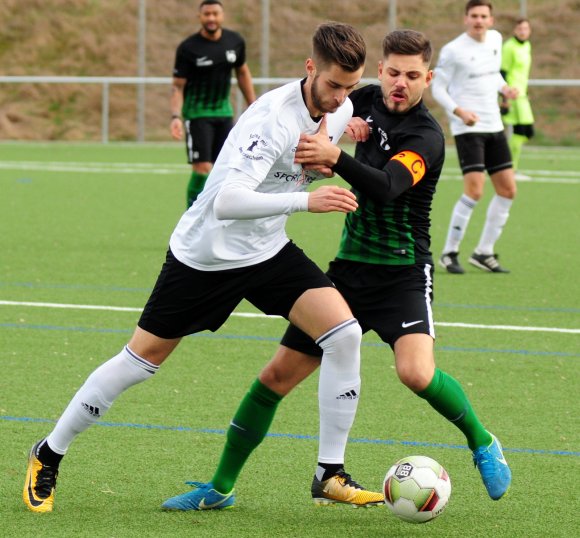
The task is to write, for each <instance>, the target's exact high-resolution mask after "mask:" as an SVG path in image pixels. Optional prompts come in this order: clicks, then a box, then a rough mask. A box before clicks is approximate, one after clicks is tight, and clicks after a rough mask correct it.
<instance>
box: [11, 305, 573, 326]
mask: <svg viewBox="0 0 580 538" xmlns="http://www.w3.org/2000/svg"><path fill="white" fill-rule="evenodd" d="M0 306H30V307H39V308H64V309H72V310H105V311H109V312H141V311H142V310H143V309H142V308H133V307H128V306H106V305H88V304H63V303H37V302H29V301H2V300H0ZM232 316H236V317H240V318H262V319H268V318H269V319H274V318H279V316H267V315H266V314H261V313H254V312H234V313H233V314H232ZM435 325H439V326H440V327H455V328H459V329H489V330H495V331H531V332H554V333H565V334H580V329H566V328H563V327H525V326H520V325H483V324H479V323H454V322H446V321H439V322H435Z"/></svg>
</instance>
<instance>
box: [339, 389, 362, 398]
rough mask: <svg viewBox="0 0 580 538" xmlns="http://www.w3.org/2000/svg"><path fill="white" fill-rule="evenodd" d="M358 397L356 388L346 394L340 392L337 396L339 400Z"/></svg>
mask: <svg viewBox="0 0 580 538" xmlns="http://www.w3.org/2000/svg"><path fill="white" fill-rule="evenodd" d="M357 398H358V394H357V393H356V391H355V390H349V391H348V392H345V393H344V394H340V395H339V396H337V397H336V399H337V400H356V399H357Z"/></svg>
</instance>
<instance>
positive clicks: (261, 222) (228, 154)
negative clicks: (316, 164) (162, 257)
mask: <svg viewBox="0 0 580 538" xmlns="http://www.w3.org/2000/svg"><path fill="white" fill-rule="evenodd" d="M351 116H352V103H351V101H350V100H349V99H346V101H345V102H344V103H343V105H342V106H341V107H340V108H339V109H338V110H337V111H336V112H334V113H332V114H328V115H327V127H328V134H329V136H330V137H331V139H332V140H333V142H334V143H336V142H338V140H339V138H340V137H341V136H342V134H343V132H344V129H345V128H346V125H347V123H348V121H349V120H350V118H351ZM318 128H319V123H317V122H315V121H314V120H313V119H312V118H311V117H310V114H309V112H308V109H307V108H306V105H305V103H304V99H303V97H302V89H301V81H296V82H292V83H290V84H286V85H285V86H282V87H280V88H277V89H275V90H272V91H270V92H268V93H266V94H264V95H263V96H261V97H260V98H259V99H258V100H257V101H255V102H254V103H253V104H252V105H251V106H250V107H249V108H248V110H246V111H245V112H244V114H242V116H241V117H240V118H239V120H238V121H237V123H236V125H235V127H234V128H233V129H232V131H231V132H230V134H229V136H228V138H227V140H226V142H225V144H224V146H223V148H222V150H221V152H220V154H219V156H218V158H217V160H216V162H215V164H214V167H213V169H212V171H211V172H210V174H209V176H208V178H207V182H206V184H205V188H204V190H203V191H202V193H201V194H200V196H199V197H198V199H197V200H196V201H195V202H194V203H193V204H192V206H191V207H190V208H189V209H188V210H187V211H186V212H185V213H184V214H183V216H182V217H181V219H180V221H179V222H178V224H177V226H176V228H175V230H174V231H173V234H172V236H171V239H170V242H169V246H170V248H171V251H172V252H173V254H174V256H175V257H176V258H177V259H178V260H179V261H180V262H182V263H184V264H185V265H188V266H189V267H192V268H194V269H199V270H202V271H221V270H225V269H233V268H237V267H246V266H249V265H254V264H257V263H260V262H262V261H265V260H268V259H270V258H271V257H273V256H274V255H276V254H277V253H278V252H279V251H280V250H281V249H282V248H283V247H284V245H285V244H286V243H287V242H288V241H289V239H288V236H287V235H286V231H285V224H286V220H287V218H288V215H289V214H290V213H293V212H295V211H307V210H308V193H306V192H304V191H305V189H306V187H307V186H308V184H309V183H311V182H312V181H314V180H315V179H319V178H320V177H321V176H320V175H319V174H317V173H315V172H305V171H303V169H302V165H300V164H295V163H294V153H295V151H296V146H297V144H298V140H299V138H300V134H301V133H306V134H314V133H316V132H317V131H318ZM232 193H235V197H234V198H233V199H232V196H231V194H232ZM228 194H229V195H230V196H229V198H227V195H228ZM223 200H227V203H226V202H224V201H223ZM224 207H225V209H224ZM224 215H226V217H225V216H224ZM227 215H234V216H233V217H227ZM256 216H259V217H261V218H257V217H256ZM218 217H219V218H218ZM224 218H229V219H230V220H223V219H224ZM288 270H289V271H291V270H292V269H291V268H288Z"/></svg>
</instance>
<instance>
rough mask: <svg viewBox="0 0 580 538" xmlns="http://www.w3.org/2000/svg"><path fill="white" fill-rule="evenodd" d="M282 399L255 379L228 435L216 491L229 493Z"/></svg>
mask: <svg viewBox="0 0 580 538" xmlns="http://www.w3.org/2000/svg"><path fill="white" fill-rule="evenodd" d="M281 400H282V396H280V395H278V394H276V393H275V392H274V391H272V390H270V389H269V388H268V387H266V386H265V385H263V384H262V383H261V382H260V380H259V379H256V381H254V383H253V384H252V386H251V387H250V390H249V391H248V393H247V394H246V395H245V396H244V399H243V400H242V402H241V403H240V406H239V407H238V410H237V411H236V414H235V415H234V418H233V419H232V423H231V424H230V427H229V428H228V431H227V434H226V444H225V446H224V450H223V452H222V456H221V458H220V462H219V465H218V467H217V469H216V472H215V474H214V476H213V478H212V483H213V486H214V489H215V490H216V491H219V492H220V493H229V492H230V491H231V490H232V489H233V488H234V484H235V482H236V480H237V478H238V475H239V474H240V472H241V470H242V467H243V466H244V464H245V463H246V460H247V459H248V458H249V457H250V454H251V453H252V452H253V451H254V449H255V448H256V447H257V446H258V445H259V444H260V443H261V442H262V440H263V439H264V437H265V436H266V433H267V431H268V429H269V428H270V424H272V420H273V418H274V415H275V414H276V408H277V407H278V404H279V403H280V401H281Z"/></svg>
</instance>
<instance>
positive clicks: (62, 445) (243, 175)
mask: <svg viewBox="0 0 580 538" xmlns="http://www.w3.org/2000/svg"><path fill="white" fill-rule="evenodd" d="M365 56H366V48H365V44H364V40H363V38H362V36H361V34H360V33H359V32H358V31H357V30H355V29H354V28H353V27H352V26H349V25H346V24H341V23H327V24H322V25H320V26H319V27H318V28H317V30H316V32H315V34H314V37H313V52H312V57H311V58H309V59H307V61H306V71H307V76H306V78H305V79H304V80H302V81H297V82H295V83H291V84H289V85H287V86H284V87H282V88H280V89H277V90H274V91H273V92H271V93H269V94H267V95H265V96H263V97H262V98H260V99H259V100H258V101H257V102H255V103H254V104H253V105H252V106H251V107H250V109H248V110H247V111H246V112H245V113H244V114H243V115H242V117H241V118H240V119H239V121H238V123H237V126H236V127H235V129H233V130H232V131H231V132H230V134H229V136H228V139H227V142H226V144H225V146H224V148H223V150H222V152H221V153H220V155H219V157H218V159H217V161H216V164H215V166H214V168H213V170H212V171H211V173H210V176H209V177H208V181H207V186H206V188H205V189H204V191H203V193H202V195H201V196H200V197H199V198H198V200H197V201H196V202H195V203H194V204H193V205H192V206H191V207H190V208H189V209H188V210H187V211H186V213H185V214H184V215H183V217H182V218H181V220H180V221H179V223H178V224H177V227H176V228H175V231H174V233H173V235H172V236H171V240H170V246H169V250H168V252H167V258H166V262H165V264H164V265H163V267H162V269H161V273H160V275H159V277H158V279H157V283H156V284H155V288H154V289H153V292H152V293H151V296H150V298H149V300H148V302H147V304H146V305H145V308H144V310H143V313H142V315H141V317H140V319H139V322H138V326H137V328H136V329H135V332H134V333H133V336H132V337H131V339H130V340H129V343H128V344H127V345H126V346H125V347H124V348H123V350H122V351H121V352H120V353H119V354H117V355H116V356H114V357H113V358H111V359H110V360H108V361H107V362H105V363H103V364H102V365H101V366H100V367H99V368H97V369H96V370H95V371H94V372H93V373H92V374H91V375H90V376H89V377H88V379H87V380H86V381H85V383H84V384H83V386H82V387H81V388H80V389H79V390H78V392H77V393H76V395H75V396H74V397H73V399H72V400H71V402H70V403H69V405H68V407H67V408H66V409H65V411H64V413H63V414H62V416H61V417H60V419H59V420H58V422H57V423H56V425H55V427H54V429H53V430H52V431H51V432H50V434H49V435H48V436H47V437H46V438H45V439H42V440H41V441H38V442H37V443H35V444H34V446H33V447H32V450H31V452H30V456H29V461H28V470H27V475H26V481H25V485H24V490H23V499H24V502H25V504H26V505H27V506H28V508H29V509H30V510H32V511H34V512H50V511H52V509H53V503H54V490H55V486H56V478H57V475H58V467H59V464H60V461H61V459H62V457H63V456H64V454H65V453H66V452H67V450H68V448H69V446H70V444H71V443H72V441H73V440H74V439H75V438H76V436H77V435H78V434H79V433H81V432H82V431H84V430H86V429H87V428H88V427H89V426H91V425H92V424H93V423H95V422H96V421H97V420H99V419H100V418H101V417H102V416H103V415H104V414H105V412H106V411H107V410H108V409H109V408H110V407H111V405H112V404H113V402H114V401H115V400H116V399H117V397H118V396H120V395H121V394H122V393H123V392H124V391H125V390H126V389H128V388H129V387H131V386H133V385H135V384H137V383H140V382H142V381H145V380H146V379H149V378H150V377H151V376H152V375H153V374H154V373H155V372H156V371H157V370H158V369H159V366H160V365H161V364H162V363H163V362H164V361H165V359H166V358H167V357H168V356H169V355H170V354H171V352H172V351H173V349H175V347H176V346H177V345H178V344H179V342H180V340H181V338H183V337H184V336H186V335H189V334H193V333H196V332H199V331H202V330H212V331H215V330H217V329H218V328H219V327H220V326H221V325H222V324H223V323H224V322H225V321H226V320H227V318H228V317H229V315H230V314H231V313H232V312H233V310H234V309H235V308H236V306H237V305H238V303H239V302H240V301H241V300H242V299H247V300H248V301H250V302H251V303H252V304H254V305H255V306H256V307H258V308H259V309H261V310H262V311H263V312H265V313H267V314H276V315H280V316H284V317H285V318H287V319H289V320H290V321H292V323H294V324H295V325H298V326H299V327H300V328H302V330H304V331H305V332H307V333H308V334H309V335H310V336H311V337H312V338H315V339H316V341H317V342H318V343H319V344H320V346H321V347H323V348H324V350H325V354H324V356H323V359H322V367H321V381H320V390H319V399H320V405H324V406H326V407H333V409H334V412H336V413H340V414H342V415H344V416H349V415H352V418H353V419H354V414H355V411H356V404H357V402H358V400H357V399H355V398H352V399H349V400H346V399H344V400H340V399H339V398H338V397H339V396H340V395H341V394H344V393H346V392H349V391H353V393H356V394H358V392H359V390H360V374H359V366H360V350H359V346H360V341H361V328H360V326H359V324H358V322H357V320H356V319H354V318H353V316H352V313H351V311H350V309H349V307H348V305H347V304H346V302H345V301H344V299H343V298H342V296H341V295H340V294H339V293H338V291H337V290H336V289H335V287H334V285H333V284H332V282H331V281H330V279H329V278H328V277H327V276H326V275H325V274H324V273H323V272H322V271H321V270H320V269H319V268H318V267H317V266H316V265H315V264H314V262H312V261H311V260H310V259H308V258H307V257H306V255H305V254H304V253H303V252H302V250H300V249H299V248H298V247H297V246H296V245H294V243H292V242H291V241H290V240H289V239H288V237H287V236H286V233H285V231H284V224H285V222H286V218H287V216H288V215H289V214H290V213H294V212H296V211H310V212H315V213H326V212H330V211H339V212H343V213H348V212H350V211H354V210H355V209H356V207H357V203H356V199H355V196H354V194H352V193H351V192H350V191H348V190H347V189H344V188H341V187H337V186H322V187H319V188H318V189H316V190H314V191H312V192H310V193H308V192H304V191H305V189H306V186H307V185H308V183H310V182H311V181H312V180H314V179H315V178H316V176H318V175H319V173H321V174H322V175H323V176H329V175H331V171H330V169H329V168H324V167H320V168H319V169H318V172H310V171H305V170H303V168H302V166H301V165H297V164H294V152H295V150H296V146H297V145H298V141H299V138H300V135H301V133H315V132H316V131H317V129H318V123H319V122H320V120H321V119H322V117H323V116H324V115H326V117H327V119H328V125H329V126H330V125H332V127H331V129H332V133H331V136H332V137H333V139H334V141H335V142H336V141H338V139H339V138H340V136H341V135H342V132H343V131H344V129H345V127H346V125H347V123H348V121H349V119H350V117H351V113H352V103H351V102H350V100H349V99H348V94H349V93H350V92H351V91H352V90H353V89H354V87H355V86H356V85H357V84H358V83H359V82H360V79H361V77H362V73H363V70H364V61H365ZM313 164H314V163H313ZM202 367H203V366H202ZM271 393H272V391H270V390H269V389H268V388H267V387H265V386H264V387H262V388H260V390H258V397H259V398H260V399H262V400H266V401H269V400H270V399H271V396H272V394H271ZM203 405H207V403H206V402H204V403H203ZM254 418H256V419H258V420H259V417H254ZM266 430H267V428H266ZM244 433H245V432H244ZM180 497H181V498H182V499H181V502H188V503H193V504H197V505H200V504H201V505H202V506H205V507H213V508H217V507H222V508H223V507H227V506H228V505H231V504H232V503H233V494H232V493H229V494H221V493H219V492H216V491H214V490H213V488H212V485H211V483H210V484H205V487H204V488H198V489H197V490H195V491H194V492H190V493H189V494H185V495H183V496H180ZM164 507H165V508H168V509H172V508H175V506H171V505H167V503H165V505H164Z"/></svg>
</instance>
